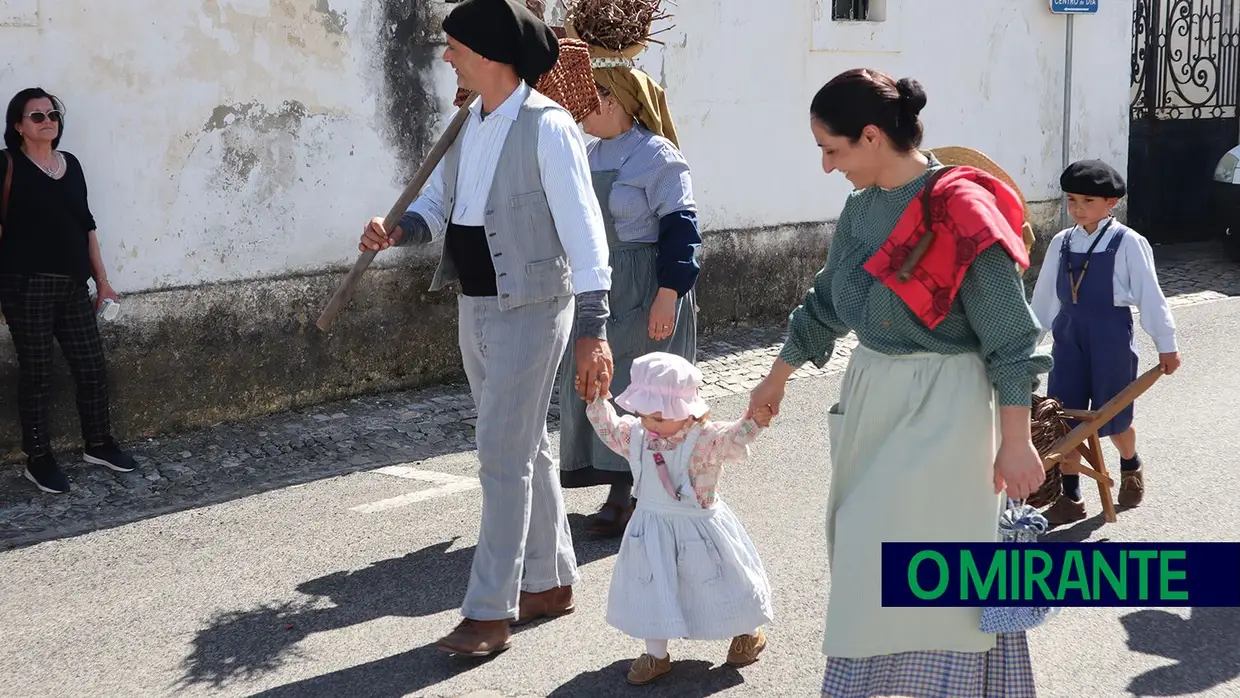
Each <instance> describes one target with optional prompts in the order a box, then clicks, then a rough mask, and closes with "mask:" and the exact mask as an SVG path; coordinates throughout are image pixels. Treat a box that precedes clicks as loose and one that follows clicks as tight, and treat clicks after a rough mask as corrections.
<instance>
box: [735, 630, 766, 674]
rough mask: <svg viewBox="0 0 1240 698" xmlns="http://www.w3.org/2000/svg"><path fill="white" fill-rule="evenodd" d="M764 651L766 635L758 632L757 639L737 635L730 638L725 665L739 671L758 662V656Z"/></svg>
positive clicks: (751, 636) (750, 636)
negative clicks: (730, 644)
mask: <svg viewBox="0 0 1240 698" xmlns="http://www.w3.org/2000/svg"><path fill="white" fill-rule="evenodd" d="M764 649H766V633H764V632H762V631H761V630H759V631H758V635H757V637H754V636H753V635H737V636H736V637H734V638H732V646H731V647H729V648H728V661H727V665H728V666H730V667H732V668H734V669H740V668H741V667H747V666H749V665H750V664H753V663H754V662H756V661H758V655H760V654H762V650H764Z"/></svg>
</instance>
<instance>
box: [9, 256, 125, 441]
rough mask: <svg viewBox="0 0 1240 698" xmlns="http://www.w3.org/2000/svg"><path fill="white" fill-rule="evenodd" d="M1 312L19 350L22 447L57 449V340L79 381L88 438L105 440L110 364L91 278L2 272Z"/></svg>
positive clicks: (81, 414)
mask: <svg viewBox="0 0 1240 698" xmlns="http://www.w3.org/2000/svg"><path fill="white" fill-rule="evenodd" d="M0 312H2V313H4V318H5V320H6V321H7V322H8V327H9V334H11V335H12V337H13V348H14V349H15V350H16V351H17V365H18V384H17V405H18V413H19V415H20V418H21V425H22V450H24V451H25V452H26V455H28V456H39V455H43V454H45V453H48V452H50V451H51V439H50V438H49V435H48V433H47V415H48V407H49V405H50V404H51V398H52V395H51V392H52V391H51V383H52V361H53V357H54V355H55V350H54V348H53V340H55V341H57V342H59V343H60V350H61V352H62V353H63V354H64V355H65V360H66V361H67V362H68V364H69V369H70V371H71V372H72V374H73V380H74V382H75V383H76V384H77V408H78V416H79V417H80V418H81V422H82V438H83V439H84V440H85V441H86V443H88V444H97V443H101V442H103V441H104V439H106V438H107V437H108V436H109V432H110V425H109V423H108V385H107V366H106V364H105V361H104V356H103V342H102V341H101V340H100V338H99V325H98V324H97V323H96V319H95V312H94V305H93V304H92V303H91V300H90V296H89V294H88V293H87V289H86V284H85V283H83V282H81V281H77V280H74V279H71V278H69V277H67V276H51V275H45V274H33V275H25V274H0Z"/></svg>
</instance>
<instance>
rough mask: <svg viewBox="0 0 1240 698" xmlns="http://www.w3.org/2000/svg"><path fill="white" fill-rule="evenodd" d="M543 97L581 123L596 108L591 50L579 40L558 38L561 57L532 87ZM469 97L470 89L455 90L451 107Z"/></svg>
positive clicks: (462, 102) (595, 89)
mask: <svg viewBox="0 0 1240 698" xmlns="http://www.w3.org/2000/svg"><path fill="white" fill-rule="evenodd" d="M534 89H535V90H538V91H539V92H541V93H542V94H544V95H546V96H548V97H550V98H551V99H552V100H554V101H555V102H556V103H557V104H559V105H560V106H562V107H564V108H565V109H567V110H568V112H569V113H570V114H572V115H573V120H574V121H581V120H582V119H584V118H586V115H587V114H590V113H591V112H593V111H594V110H596V109H598V107H599V101H598V88H597V87H596V86H595V84H594V68H593V67H592V66H591V65H590V47H589V45H588V44H586V42H584V41H581V40H580V39H569V38H562V39H560V57H559V59H558V60H557V61H556V63H555V67H553V68H552V69H551V70H549V71H547V73H546V74H545V75H543V76H542V77H541V78H539V79H538V84H537V85H535V86H534ZM468 97H469V90H466V89H464V88H460V89H457V91H456V99H454V100H453V101H452V103H453V105H455V106H457V107H460V106H461V105H462V104H464V103H465V100H466V99H467V98H468Z"/></svg>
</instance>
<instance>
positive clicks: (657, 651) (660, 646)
mask: <svg viewBox="0 0 1240 698" xmlns="http://www.w3.org/2000/svg"><path fill="white" fill-rule="evenodd" d="M758 630H759V629H758V628H754V629H753V631H752V632H749V633H746V635H748V636H750V637H757V636H758ZM646 654H648V655H650V656H651V657H654V658H655V659H663V658H664V657H666V656H667V640H646Z"/></svg>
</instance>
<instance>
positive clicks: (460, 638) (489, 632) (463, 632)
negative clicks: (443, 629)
mask: <svg viewBox="0 0 1240 698" xmlns="http://www.w3.org/2000/svg"><path fill="white" fill-rule="evenodd" d="M510 644H511V640H510V639H509V636H508V621H506V620H470V619H469V618H466V619H464V620H462V621H461V623H460V625H458V626H456V629H455V630H453V631H452V632H450V633H448V634H447V635H446V636H444V637H443V638H442V639H440V640H439V642H437V643H435V647H437V648H439V649H440V650H441V651H443V652H447V653H449V654H461V655H465V656H469V657H486V656H488V655H491V654H494V653H496V652H502V651H504V650H506V649H508V647H509V645H510Z"/></svg>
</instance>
